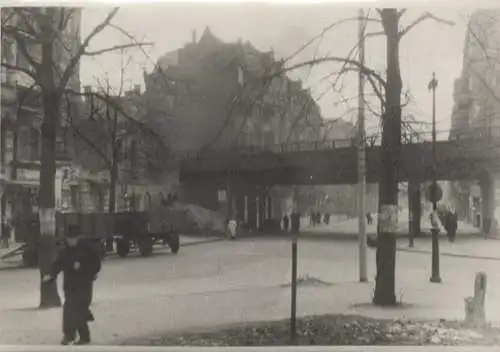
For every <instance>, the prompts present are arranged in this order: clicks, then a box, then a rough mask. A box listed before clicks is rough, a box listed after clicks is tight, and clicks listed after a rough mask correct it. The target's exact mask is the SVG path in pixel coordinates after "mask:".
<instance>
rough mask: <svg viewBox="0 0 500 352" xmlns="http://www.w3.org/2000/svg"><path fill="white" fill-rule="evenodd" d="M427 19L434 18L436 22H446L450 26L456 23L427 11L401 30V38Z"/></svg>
mask: <svg viewBox="0 0 500 352" xmlns="http://www.w3.org/2000/svg"><path fill="white" fill-rule="evenodd" d="M425 20H434V21H436V22H439V23H443V24H446V25H448V26H454V25H455V22H452V21H448V20H445V19H442V18H439V17H436V16H434V15H433V14H432V13H430V12H426V13H424V14H423V15H422V16H420V17H419V18H417V19H416V20H415V21H413V22H412V23H410V24H409V25H407V26H406V27H405V28H403V29H401V30H400V31H399V38H400V39H401V38H403V37H404V36H405V35H406V34H407V33H408V32H409V31H411V30H412V28H413V27H415V26H416V25H418V24H419V23H421V22H423V21H425Z"/></svg>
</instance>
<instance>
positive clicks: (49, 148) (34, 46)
mask: <svg viewBox="0 0 500 352" xmlns="http://www.w3.org/2000/svg"><path fill="white" fill-rule="evenodd" d="M117 13H118V8H113V9H112V10H110V11H109V13H108V14H107V15H106V16H105V18H104V19H103V20H102V21H101V22H100V23H99V24H98V25H97V26H95V27H94V28H93V29H92V30H91V31H90V33H89V34H88V35H87V36H86V37H85V38H83V40H81V41H80V38H79V29H77V28H78V27H79V21H80V17H81V9H80V8H64V7H40V8H32V7H16V8H2V28H1V29H2V32H3V33H5V35H7V36H9V37H10V38H12V39H13V40H14V42H15V45H16V47H17V49H18V51H19V53H20V54H21V55H22V56H23V57H24V58H25V60H26V61H27V62H28V64H29V65H27V67H23V66H20V65H17V64H12V63H6V62H3V63H2V66H3V67H5V68H6V69H7V70H12V71H16V72H18V73H21V74H23V75H25V76H27V77H29V78H30V79H31V81H32V85H31V89H38V90H39V91H40V94H41V97H42V98H41V100H42V107H43V120H42V127H41V133H42V151H41V168H40V190H39V217H40V232H41V237H40V241H39V256H38V257H39V269H40V275H41V277H43V276H44V275H45V274H47V273H48V272H49V271H50V268H51V266H52V263H53V261H54V259H55V256H56V255H57V243H56V237H55V193H54V190H55V184H54V179H55V173H56V136H57V133H58V131H59V126H60V123H61V116H62V114H63V108H64V106H63V105H64V104H63V103H64V92H65V90H66V89H67V88H68V86H69V85H70V84H72V83H74V82H72V78H73V77H74V76H75V75H76V74H77V73H78V70H79V63H80V60H81V58H82V57H84V56H96V55H100V54H103V53H107V52H111V51H114V50H120V49H126V48H130V47H135V46H138V45H140V44H138V43H130V44H124V45H116V46H111V47H107V48H103V49H100V50H96V51H90V50H89V45H90V43H91V41H92V40H93V39H94V38H95V37H96V36H98V35H99V34H100V33H101V32H102V31H103V30H104V29H105V28H108V27H110V26H111V22H112V20H113V19H114V18H115V16H116V14H117ZM75 33H77V34H78V35H75ZM62 58H64V59H62ZM60 304H61V299H60V297H59V294H58V291H57V286H56V283H55V282H52V283H44V282H43V281H41V284H40V307H44V308H46V307H54V306H60Z"/></svg>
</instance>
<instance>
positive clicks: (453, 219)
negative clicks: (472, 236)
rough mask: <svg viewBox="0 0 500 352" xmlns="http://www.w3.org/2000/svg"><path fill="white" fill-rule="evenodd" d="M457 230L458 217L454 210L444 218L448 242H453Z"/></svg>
mask: <svg viewBox="0 0 500 352" xmlns="http://www.w3.org/2000/svg"><path fill="white" fill-rule="evenodd" d="M457 228H458V217H457V214H456V213H455V211H454V210H450V211H449V212H448V214H447V216H446V232H447V233H448V240H449V241H450V242H455V237H456V235H457Z"/></svg>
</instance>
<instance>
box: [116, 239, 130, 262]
mask: <svg viewBox="0 0 500 352" xmlns="http://www.w3.org/2000/svg"><path fill="white" fill-rule="evenodd" d="M116 253H118V256H119V257H121V258H124V257H126V256H127V254H129V253H130V244H129V242H128V241H127V240H124V239H121V240H118V242H117V243H116Z"/></svg>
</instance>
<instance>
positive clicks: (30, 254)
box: [22, 249, 38, 268]
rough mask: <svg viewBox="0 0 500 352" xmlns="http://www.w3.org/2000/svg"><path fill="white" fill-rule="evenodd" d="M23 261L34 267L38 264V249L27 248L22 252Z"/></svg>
mask: <svg viewBox="0 0 500 352" xmlns="http://www.w3.org/2000/svg"><path fill="white" fill-rule="evenodd" d="M22 257H23V263H24V265H26V266H27V267H30V268H31V267H34V266H36V265H37V264H38V252H37V250H36V249H25V250H24V251H23V254H22Z"/></svg>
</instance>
